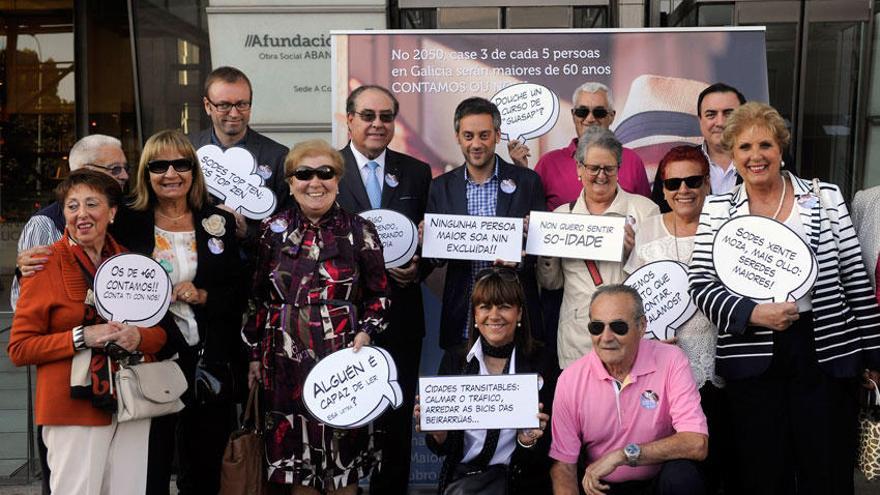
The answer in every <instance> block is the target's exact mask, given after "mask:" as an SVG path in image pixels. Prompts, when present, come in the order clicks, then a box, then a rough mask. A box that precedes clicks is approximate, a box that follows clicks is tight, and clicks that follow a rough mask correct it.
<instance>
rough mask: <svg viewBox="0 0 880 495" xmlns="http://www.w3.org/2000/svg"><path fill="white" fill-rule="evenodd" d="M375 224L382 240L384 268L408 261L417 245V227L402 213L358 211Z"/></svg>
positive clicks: (385, 210)
mask: <svg viewBox="0 0 880 495" xmlns="http://www.w3.org/2000/svg"><path fill="white" fill-rule="evenodd" d="M360 216H362V217H363V218H366V219H367V220H369V221H370V222H372V223H373V225H375V226H376V231H377V232H378V233H379V240H380V241H382V255H383V256H384V257H385V268H397V267H399V266H403V265H405V264H407V263H409V260H411V259H412V257H413V255H414V254H416V247H418V238H419V236H418V233H419V231H418V227H416V224H414V223H413V222H412V220H410V219H409V217H407V216H406V215H404V214H403V213H399V212H396V211H394V210H387V209H381V208H380V209H375V210H367V211H363V212H361V213H360Z"/></svg>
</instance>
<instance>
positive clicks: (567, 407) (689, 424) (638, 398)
mask: <svg viewBox="0 0 880 495" xmlns="http://www.w3.org/2000/svg"><path fill="white" fill-rule="evenodd" d="M618 389H619V392H618ZM552 421H553V445H552V446H551V447H550V457H552V458H554V459H556V460H558V461H560V462H564V463H567V464H575V463H576V462H577V459H578V454H579V452H580V449H581V445H586V447H587V455H588V460H587V463H588V464H589V463H592V462H593V461H595V460H597V459H599V458H600V457H602V456H603V455H604V454H605V453H607V452H610V451H612V450H614V449H623V447H625V446H626V445H627V444H629V443H637V444H639V445H643V444H646V443H649V442H653V441H654V440H659V439H661V438H665V437H668V436H670V435H672V434H674V433H676V432H680V431H689V432H694V433H702V434H703V435H708V428H707V427H706V416H705V415H704V414H703V410H702V408H701V407H700V394H699V392H697V386H696V384H695V383H694V377H693V374H692V373H691V368H690V364H689V363H688V360H687V357H686V356H685V354H684V352H682V350H681V349H679V348H678V347H677V346H674V345H669V344H664V343H662V342H659V341H656V340H642V341H641V342H640V344H639V351H638V354H637V355H636V362H635V364H634V365H633V369H632V371H631V372H630V374H629V376H628V377H627V378H626V380H625V381H624V383H623V385H622V386H619V385H618V382H616V380H615V379H614V378H613V377H612V376H611V375H609V374H608V372H607V371H606V370H605V367H604V366H603V365H602V362H601V361H600V360H599V357H598V356H597V355H596V352H595V351H590V353H589V354H587V355H586V356H584V357H582V358H580V359H578V360H577V361H575V362H574V363H573V364H571V365H570V366H568V367H567V368H565V370H563V372H562V375H561V376H560V377H559V383H558V384H557V386H556V397H555V399H554V400H553V418H552ZM660 467H661V465H660V464H655V465H650V466H638V467H634V468H633V467H629V466H626V465H624V466H620V467H618V468H617V469H615V470H614V472H613V473H611V474H610V475H609V476H606V477H605V480H606V481H609V482H612V483H619V482H621V481H628V480H644V479H650V478H653V477H654V476H656V475H657V474H658V473H659V472H660Z"/></svg>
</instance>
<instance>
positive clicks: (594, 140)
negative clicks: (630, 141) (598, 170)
mask: <svg viewBox="0 0 880 495" xmlns="http://www.w3.org/2000/svg"><path fill="white" fill-rule="evenodd" d="M594 147H595V148H602V149H603V150H606V151H608V152H610V153H611V154H612V155H614V159H615V160H617V164H616V165H620V162H621V160H622V159H623V145H622V144H620V141H618V140H617V137H615V136H614V133H613V132H611V131H610V130H608V129H606V128H604V127H602V126H598V125H591V126H587V128H586V129H584V133H583V134H582V135H581V136H580V138H579V139H578V145H577V150H575V152H574V159H575V160H576V161H577V165H578V167H583V166H584V160H585V159H586V158H587V150H589V149H590V148H594Z"/></svg>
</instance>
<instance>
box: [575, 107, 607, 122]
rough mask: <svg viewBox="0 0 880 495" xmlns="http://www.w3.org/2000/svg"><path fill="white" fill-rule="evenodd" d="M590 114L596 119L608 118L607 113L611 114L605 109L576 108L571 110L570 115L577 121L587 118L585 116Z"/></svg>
mask: <svg viewBox="0 0 880 495" xmlns="http://www.w3.org/2000/svg"><path fill="white" fill-rule="evenodd" d="M590 112H592V113H593V117H596V118H597V119H604V118H605V117H607V116H608V114H609V113H611V112H609V111H608V109H607V108H605V107H596V108H590V107H577V108H572V109H571V114H572V115H574V116H575V117H577V118H579V119H585V118H587V116H588V115H590Z"/></svg>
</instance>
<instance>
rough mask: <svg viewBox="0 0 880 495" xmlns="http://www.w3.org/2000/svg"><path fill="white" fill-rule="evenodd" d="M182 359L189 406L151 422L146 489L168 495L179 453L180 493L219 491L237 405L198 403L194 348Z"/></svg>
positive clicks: (152, 493)
mask: <svg viewBox="0 0 880 495" xmlns="http://www.w3.org/2000/svg"><path fill="white" fill-rule="evenodd" d="M178 364H179V365H180V367H181V369H182V370H183V373H184V375H186V377H187V381H188V383H189V385H190V387H189V389H188V390H187V393H186V394H184V402H185V403H186V407H185V408H184V409H183V410H182V411H180V412H179V413H177V414H171V415H168V416H162V417H159V418H154V419H153V421H152V423H151V424H150V447H149V449H150V451H149V455H148V459H147V492H146V493H147V495H168V494H169V491H170V484H171V474H172V471H173V469H172V465H173V461H174V459H175V457H176V458H177V488H178V490H179V493H180V495H193V494H205V495H208V494H210V495H217V492H218V491H219V490H220V465H221V462H222V460H223V451H224V449H225V448H226V443H227V441H228V440H229V435H230V434H231V433H232V431H233V430H234V428H235V425H236V423H237V421H236V417H235V404H234V402H233V401H232V400H230V401H229V402H222V403H219V404H209V405H202V404H195V403H193V396H192V378H193V377H194V376H195V366H196V353H195V350H194V349H190V350H189V352H186V351H184V352H181V353H180V357H179V359H178Z"/></svg>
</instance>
